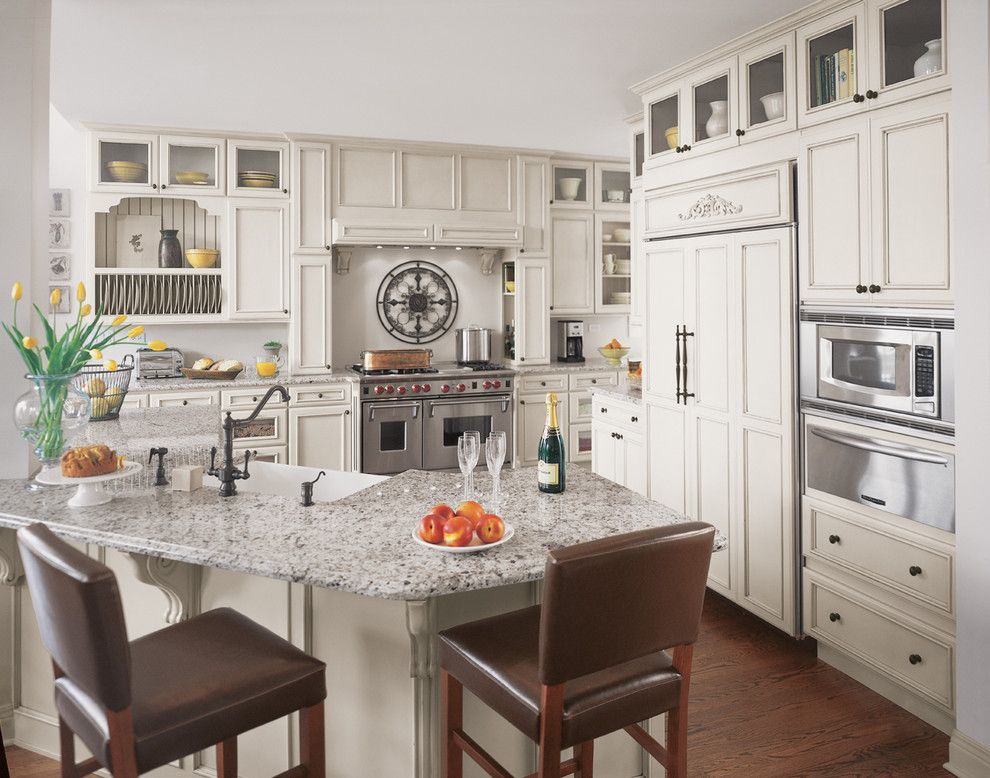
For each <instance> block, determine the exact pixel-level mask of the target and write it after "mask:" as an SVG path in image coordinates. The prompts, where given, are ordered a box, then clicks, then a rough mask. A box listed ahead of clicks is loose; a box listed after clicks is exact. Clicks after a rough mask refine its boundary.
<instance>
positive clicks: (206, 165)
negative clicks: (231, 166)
mask: <svg viewBox="0 0 990 778" xmlns="http://www.w3.org/2000/svg"><path fill="white" fill-rule="evenodd" d="M158 140H159V152H160V157H161V159H160V161H161V170H160V171H159V174H158V181H159V183H160V188H161V191H162V192H164V193H167V194H173V195H179V194H182V195H193V196H197V195H222V194H224V192H225V191H226V186H227V181H226V178H225V176H226V172H227V168H226V151H227V141H226V140H225V139H224V138H203V137H199V136H193V135H163V136H161V137H160V138H159V139H158ZM193 175H195V176H197V178H195V179H193V178H191V176H193Z"/></svg>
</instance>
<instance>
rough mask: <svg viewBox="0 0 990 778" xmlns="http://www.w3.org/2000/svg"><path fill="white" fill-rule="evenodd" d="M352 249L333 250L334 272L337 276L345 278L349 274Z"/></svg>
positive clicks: (338, 248) (336, 248) (337, 248)
mask: <svg viewBox="0 0 990 778" xmlns="http://www.w3.org/2000/svg"><path fill="white" fill-rule="evenodd" d="M353 253H354V250H353V249H349V248H347V249H345V248H340V247H335V248H334V250H333V256H334V263H335V264H334V270H335V272H336V273H337V275H339V276H346V275H347V274H348V273H350V272H351V255H352V254H353Z"/></svg>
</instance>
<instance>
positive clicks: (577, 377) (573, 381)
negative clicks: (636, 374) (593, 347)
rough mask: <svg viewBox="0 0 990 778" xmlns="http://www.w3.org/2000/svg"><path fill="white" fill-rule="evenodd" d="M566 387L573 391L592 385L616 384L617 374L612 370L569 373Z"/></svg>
mask: <svg viewBox="0 0 990 778" xmlns="http://www.w3.org/2000/svg"><path fill="white" fill-rule="evenodd" d="M568 378H569V379H570V380H569V383H568V388H569V389H570V390H571V391H572V392H573V391H575V390H579V389H591V388H592V387H593V386H618V385H619V374H618V373H612V372H606V373H602V372H595V373H571V374H570V376H568Z"/></svg>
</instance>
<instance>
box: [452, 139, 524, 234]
mask: <svg viewBox="0 0 990 778" xmlns="http://www.w3.org/2000/svg"><path fill="white" fill-rule="evenodd" d="M457 164H458V168H457V187H458V196H457V207H458V209H459V210H460V211H462V212H463V213H466V214H470V215H472V217H474V218H479V219H487V218H489V217H492V216H495V217H497V216H500V215H501V216H504V217H505V218H507V219H511V220H512V221H515V213H516V157H515V156H514V155H512V154H497V153H489V154H481V153H472V154H466V153H461V154H459V155H458V157H457Z"/></svg>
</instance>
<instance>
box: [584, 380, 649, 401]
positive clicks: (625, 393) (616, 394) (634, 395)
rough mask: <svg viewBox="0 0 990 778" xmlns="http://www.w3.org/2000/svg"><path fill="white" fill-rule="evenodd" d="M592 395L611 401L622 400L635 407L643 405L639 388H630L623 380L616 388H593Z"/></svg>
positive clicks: (641, 391) (641, 392)
mask: <svg viewBox="0 0 990 778" xmlns="http://www.w3.org/2000/svg"><path fill="white" fill-rule="evenodd" d="M591 393H592V394H600V395H602V396H603V397H608V398H609V399H612V400H622V401H623V402H631V403H634V404H635V405H642V404H643V390H642V388H641V387H639V386H632V385H631V384H629V383H628V382H627V381H625V380H623V381H621V382H620V383H619V385H618V386H594V387H592V388H591Z"/></svg>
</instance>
